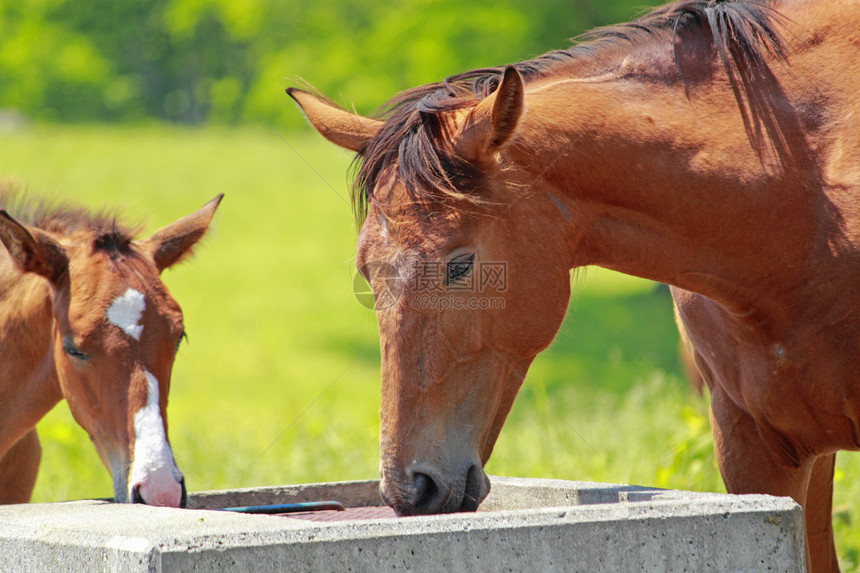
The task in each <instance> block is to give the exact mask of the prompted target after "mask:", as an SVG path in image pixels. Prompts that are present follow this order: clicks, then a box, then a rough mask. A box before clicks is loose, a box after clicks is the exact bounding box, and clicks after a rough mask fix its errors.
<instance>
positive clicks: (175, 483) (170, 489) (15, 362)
mask: <svg viewBox="0 0 860 573" xmlns="http://www.w3.org/2000/svg"><path fill="white" fill-rule="evenodd" d="M220 201H221V196H218V197H216V198H215V199H213V200H212V201H210V202H209V203H207V204H206V205H205V206H204V207H203V208H202V209H200V210H199V211H197V212H196V213H193V214H191V215H189V216H187V217H184V218H182V219H179V220H178V221H176V222H174V223H173V224H171V225H168V226H167V227H164V228H163V229H161V230H160V231H158V232H156V233H155V234H153V235H152V236H150V237H149V238H147V239H143V240H133V231H132V230H130V229H127V228H124V227H122V226H121V225H120V224H119V223H117V221H116V220H115V219H113V218H111V217H107V216H104V215H94V214H91V213H89V212H87V211H85V210H83V209H74V208H65V207H64V208H49V207H47V206H45V205H42V204H37V203H33V202H31V205H30V206H29V207H27V206H22V208H21V213H20V214H19V215H18V217H20V219H13V218H12V217H11V216H10V215H9V214H8V213H7V212H6V210H0V240H2V242H3V244H4V245H5V246H6V248H5V249H2V250H0V503H23V502H27V501H29V499H30V495H31V493H32V491H33V485H34V484H35V481H36V473H37V470H38V467H39V461H40V458H41V447H40V445H39V438H38V436H37V435H36V429H35V425H36V422H38V421H39V420H40V419H41V418H42V417H43V416H44V415H45V414H46V413H47V412H48V411H49V410H50V409H51V408H53V407H54V405H55V404H56V403H57V402H59V401H60V400H61V399H63V398H65V399H66V401H67V402H68V404H69V408H70V409H71V411H72V414H73V415H74V417H75V420H77V422H78V423H79V424H80V425H81V426H82V427H83V428H84V430H86V431H87V433H88V434H89V435H90V439H92V441H93V443H94V444H95V447H96V450H97V451H98V454H99V457H101V460H102V462H103V463H104V464H105V466H106V467H107V468H108V470H109V471H110V472H111V475H112V477H113V488H114V495H115V497H116V500H117V501H118V502H141V503H148V504H150V505H161V506H171V507H179V506H184V505H185V498H186V494H185V480H184V479H183V477H182V473H181V472H180V471H179V469H178V468H177V467H176V463H175V461H174V459H173V452H172V451H171V449H170V445H169V443H168V441H167V423H166V420H167V418H166V417H165V409H166V408H167V393H168V390H169V389H170V371H171V369H172V367H173V360H174V358H175V356H176V351H177V349H178V346H179V342H180V341H181V339H182V337H183V335H184V329H183V325H182V312H181V310H180V308H179V305H178V304H177V303H176V301H175V300H173V298H172V297H171V296H170V294H169V293H168V292H167V288H166V287H165V286H164V284H163V283H162V282H161V278H160V276H159V275H160V273H161V272H162V271H163V270H164V269H166V268H167V267H169V266H171V265H173V264H175V263H177V262H178V261H179V260H181V259H182V258H183V257H184V256H186V255H187V254H189V253H190V250H191V248H192V247H193V246H194V244H195V243H196V242H197V241H198V240H199V239H200V238H201V237H202V236H203V234H204V233H205V232H206V229H207V228H208V226H209V222H210V221H211V219H212V215H213V214H214V213H215V208H216V207H217V206H218V203H219V202H220ZM13 202H15V201H14V195H11V194H9V193H5V194H3V195H0V206H5V207H6V208H9V209H11V205H10V203H13ZM18 203H22V202H21V201H18ZM20 221H26V223H23V222H20Z"/></svg>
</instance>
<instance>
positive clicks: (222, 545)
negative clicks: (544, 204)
mask: <svg viewBox="0 0 860 573" xmlns="http://www.w3.org/2000/svg"><path fill="white" fill-rule="evenodd" d="M491 481H492V492H491V493H490V495H489V497H488V498H487V499H486V501H485V502H484V503H483V504H482V506H481V509H480V510H479V511H478V512H477V513H468V514H467V513H461V514H451V515H437V516H426V517H408V518H395V517H392V516H391V515H392V514H391V513H390V512H388V510H387V508H380V507H378V506H380V505H381V501H380V499H379V494H378V492H377V488H378V482H376V481H363V482H343V483H327V484H311V485H300V486H286V487H270V488H255V489H242V490H231V491H220V492H203V493H197V494H193V495H192V496H191V501H190V505H192V506H193V507H194V509H167V508H155V507H147V506H143V505H119V504H114V503H109V502H106V501H101V500H87V501H74V502H65V503H49V504H30V505H17V506H0V572H3V573H5V572H10V573H11V572H14V573H18V572H24V571H39V572H43V571H44V572H50V571H57V572H62V573H71V572H76V571H86V572H92V571H111V572H138V571H147V572H161V571H165V572H166V571H385V570H397V571H409V570H420V571H589V572H590V571H649V572H650V571H696V572H698V571H720V572H723V571H780V572H791V571H797V572H802V571H805V566H804V544H803V533H802V516H801V510H800V507H799V506H798V505H797V504H795V503H794V502H793V501H791V500H790V499H788V498H777V497H770V496H765V495H746V496H735V495H724V494H707V493H692V492H681V491H667V490H657V489H651V488H642V487H636V486H626V485H617V484H600V483H591V482H571V481H560V480H542V479H518V478H501V477H495V478H491ZM314 500H337V501H340V502H341V503H343V504H344V505H345V506H346V507H347V508H349V509H348V510H347V511H345V512H319V513H315V514H304V515H301V514H292V515H291V516H290V517H285V516H279V515H248V514H237V513H230V512H225V511H217V509H219V508H223V507H231V506H249V505H267V504H275V503H291V502H299V501H314ZM323 514H328V515H325V516H324V515H323Z"/></svg>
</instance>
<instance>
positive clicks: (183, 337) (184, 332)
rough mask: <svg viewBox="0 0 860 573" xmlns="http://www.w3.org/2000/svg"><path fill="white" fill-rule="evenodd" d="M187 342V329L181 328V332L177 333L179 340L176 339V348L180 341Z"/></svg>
mask: <svg viewBox="0 0 860 573" xmlns="http://www.w3.org/2000/svg"><path fill="white" fill-rule="evenodd" d="M183 340H184V341H185V342H188V331H187V330H185V329H184V328H183V329H182V334H180V335H179V340H178V341H176V350H179V345H180V344H182V341H183Z"/></svg>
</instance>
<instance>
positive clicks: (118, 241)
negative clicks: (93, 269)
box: [0, 185, 140, 250]
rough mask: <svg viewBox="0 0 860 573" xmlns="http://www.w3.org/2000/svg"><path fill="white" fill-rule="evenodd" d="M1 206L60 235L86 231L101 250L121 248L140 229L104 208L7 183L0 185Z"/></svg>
mask: <svg viewBox="0 0 860 573" xmlns="http://www.w3.org/2000/svg"><path fill="white" fill-rule="evenodd" d="M0 208H2V209H6V210H7V211H8V212H9V214H10V215H12V216H13V217H15V218H16V219H17V220H18V221H20V222H21V223H24V224H26V225H29V226H31V227H37V228H39V229H41V230H43V231H47V232H49V233H53V234H55V235H59V236H61V237H62V236H69V235H72V234H74V233H78V232H88V233H90V234H91V235H92V241H93V246H94V248H97V249H100V250H120V249H124V248H125V246H127V245H128V243H129V242H130V241H131V240H132V239H134V237H135V235H137V233H138V232H139V230H140V228H139V227H131V226H128V225H126V224H124V223H123V222H121V221H120V220H119V219H118V218H117V216H116V215H115V214H113V213H110V212H108V211H106V210H102V211H98V212H93V211H90V210H89V209H86V208H84V207H79V206H75V205H71V204H68V203H57V202H54V201H51V200H49V199H46V198H43V197H37V196H33V195H29V194H26V195H25V194H24V193H21V192H19V191H17V190H16V189H14V188H12V187H11V186H8V185H5V186H3V188H0Z"/></svg>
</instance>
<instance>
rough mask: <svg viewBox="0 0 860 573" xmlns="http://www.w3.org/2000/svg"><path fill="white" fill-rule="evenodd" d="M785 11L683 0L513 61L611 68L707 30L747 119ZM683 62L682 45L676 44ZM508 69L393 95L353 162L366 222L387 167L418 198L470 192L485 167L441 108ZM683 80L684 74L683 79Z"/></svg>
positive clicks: (473, 94) (542, 67)
mask: <svg viewBox="0 0 860 573" xmlns="http://www.w3.org/2000/svg"><path fill="white" fill-rule="evenodd" d="M781 21H782V17H781V16H780V15H779V13H778V12H776V11H775V10H774V9H773V8H772V7H771V6H770V4H769V3H764V2H758V1H753V0H738V1H730V0H678V1H675V2H672V3H669V4H667V5H665V6H661V7H659V8H657V9H655V10H654V11H652V12H650V13H648V14H646V15H644V16H642V17H640V18H639V19H637V20H634V21H632V22H628V23H624V24H619V25H617V26H610V27H606V28H599V29H596V30H594V31H592V32H589V33H587V34H585V35H583V36H581V37H580V38H579V43H577V44H576V45H574V46H572V47H571V48H569V49H566V50H555V51H552V52H548V53H546V54H544V55H542V56H538V57H537V58H534V59H532V60H528V61H524V62H520V63H517V64H514V66H515V67H516V69H517V71H519V73H520V75H522V77H523V80H524V81H525V82H529V81H530V80H534V79H537V78H541V77H545V76H548V75H549V74H550V73H563V72H564V68H565V67H566V66H569V65H572V64H579V63H581V62H583V60H588V61H589V62H594V64H595V66H603V67H604V69H605V68H609V67H611V66H612V65H614V64H617V62H618V61H619V57H618V54H619V53H621V54H624V53H626V52H627V51H629V49H630V48H631V47H635V46H640V45H642V44H644V43H647V42H673V41H674V40H675V39H676V38H678V36H679V34H681V33H685V34H686V33H692V34H698V35H703V34H707V35H709V36H710V37H711V38H712V42H713V46H714V51H715V52H716V53H717V54H718V56H719V58H720V60H721V62H722V65H723V68H724V69H725V71H726V73H727V75H728V79H729V83H730V85H731V88H732V90H733V91H734V94H735V98H736V99H737V102H738V105H739V106H740V108H741V113H742V114H743V116H744V121H745V124H747V125H749V124H750V122H751V121H753V122H756V121H758V120H757V118H755V117H752V118H751V117H750V115H752V116H755V113H756V110H755V109H752V110H750V107H751V104H750V103H749V102H751V101H753V100H756V99H757V98H756V96H755V94H754V92H755V89H756V86H757V85H758V79H759V78H764V77H771V76H770V71H769V68H768V66H767V63H766V61H765V58H766V56H768V55H770V56H772V57H775V58H776V59H778V60H781V61H786V55H785V51H784V48H783V43H782V40H781V38H780V35H779V33H778V31H777V25H778V24H780V23H781ZM675 50H676V52H675V61H676V65H677V57H678V54H677V44H675ZM503 72H504V67H501V66H500V67H494V68H483V69H478V70H472V71H468V72H464V73H461V74H457V75H455V76H452V77H449V78H447V79H446V80H445V81H443V82H439V83H434V84H427V85H423V86H418V87H415V88H412V89H409V90H407V91H404V92H402V93H400V94H398V95H396V96H395V97H394V98H392V99H391V100H389V101H388V102H387V103H386V104H385V105H384V106H383V107H382V108H381V111H380V112H379V113H378V114H377V116H378V117H380V118H381V119H383V120H384V123H383V125H382V127H381V129H380V130H379V132H378V133H377V134H376V135H375V136H374V138H373V139H372V140H371V141H370V142H369V143H368V144H367V146H366V147H365V148H364V149H362V150H361V151H360V152H359V154H358V156H357V157H356V161H355V164H354V168H355V171H356V176H355V183H354V187H353V196H352V200H353V208H354V210H355V215H356V218H357V219H358V221H359V222H361V221H362V220H363V219H364V218H365V216H366V215H367V207H368V203H369V202H370V201H372V200H373V190H374V189H375V187H376V185H377V183H378V182H379V177H380V175H381V174H382V172H383V171H385V170H386V169H387V168H389V167H391V166H392V165H395V164H396V165H397V166H398V175H399V177H400V178H401V180H402V181H403V182H404V184H405V185H406V187H407V189H408V190H409V192H410V193H412V194H413V196H415V198H416V199H418V200H425V201H426V200H433V199H434V198H438V197H439V196H440V194H441V196H456V197H468V196H469V191H470V190H472V189H474V188H475V187H476V186H477V185H478V184H480V180H481V172H480V170H479V169H478V168H477V167H476V166H474V165H472V164H470V163H469V162H468V161H466V160H464V159H463V158H460V157H458V156H457V155H456V154H455V153H454V152H453V151H451V150H448V149H442V148H440V147H439V146H438V145H437V144H436V143H435V142H436V141H439V140H440V139H439V136H440V134H441V130H442V126H441V123H440V121H439V119H438V114H439V112H443V111H453V110H457V109H463V108H467V107H470V106H473V105H475V104H476V103H477V102H478V101H480V100H481V99H483V98H485V97H487V96H488V95H490V94H491V93H492V92H493V91H494V90H495V89H496V87H497V86H498V83H499V81H500V79H501V76H502V73H503ZM682 79H683V78H682Z"/></svg>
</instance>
